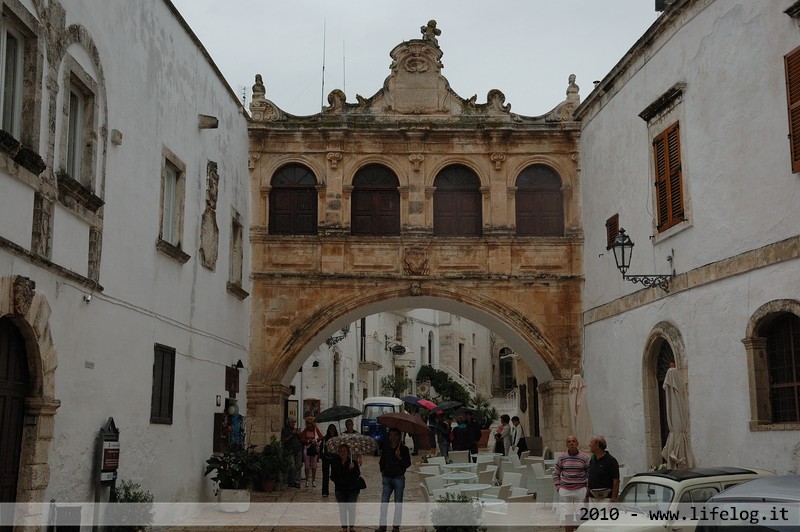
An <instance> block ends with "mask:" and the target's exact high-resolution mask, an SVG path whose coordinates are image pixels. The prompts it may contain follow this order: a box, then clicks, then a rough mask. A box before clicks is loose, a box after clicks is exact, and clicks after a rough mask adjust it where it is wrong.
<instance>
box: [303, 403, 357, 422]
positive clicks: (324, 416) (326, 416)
mask: <svg viewBox="0 0 800 532" xmlns="http://www.w3.org/2000/svg"><path fill="white" fill-rule="evenodd" d="M360 415H361V410H359V409H358V408H353V407H352V406H344V405H336V406H332V407H330V408H326V409H325V410H323V411H322V412H320V413H319V414H317V417H315V418H314V422H316V423H323V422H325V421H340V420H342V419H348V418H351V417H356V416H360Z"/></svg>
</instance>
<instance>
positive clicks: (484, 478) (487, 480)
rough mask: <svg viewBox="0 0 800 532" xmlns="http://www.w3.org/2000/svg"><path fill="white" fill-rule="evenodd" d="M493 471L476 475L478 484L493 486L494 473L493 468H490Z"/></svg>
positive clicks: (488, 470) (489, 470)
mask: <svg viewBox="0 0 800 532" xmlns="http://www.w3.org/2000/svg"><path fill="white" fill-rule="evenodd" d="M492 468H494V469H487V470H485V471H480V472H479V473H478V484H492V485H494V475H495V473H496V471H495V469H496V468H495V467H494V466H492Z"/></svg>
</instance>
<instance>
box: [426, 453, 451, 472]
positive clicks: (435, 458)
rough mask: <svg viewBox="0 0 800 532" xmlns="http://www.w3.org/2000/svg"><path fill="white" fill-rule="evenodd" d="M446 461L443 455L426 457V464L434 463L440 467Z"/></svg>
mask: <svg viewBox="0 0 800 532" xmlns="http://www.w3.org/2000/svg"><path fill="white" fill-rule="evenodd" d="M451 452H452V451H451ZM446 463H447V459H446V458H445V457H444V456H432V457H431V458H428V463H427V464H426V465H431V464H436V465H438V466H439V467H440V468H441V466H443V465H445V464H446Z"/></svg>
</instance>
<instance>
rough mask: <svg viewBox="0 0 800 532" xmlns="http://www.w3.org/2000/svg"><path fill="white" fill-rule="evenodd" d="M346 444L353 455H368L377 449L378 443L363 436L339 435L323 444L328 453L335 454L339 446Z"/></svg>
mask: <svg viewBox="0 0 800 532" xmlns="http://www.w3.org/2000/svg"><path fill="white" fill-rule="evenodd" d="M343 443H346V444H347V445H348V446H349V447H350V452H352V453H353V454H369V453H371V452H372V451H374V450H376V449H377V448H378V442H376V441H375V440H374V439H372V438H371V437H369V436H364V435H363V434H340V435H339V436H334V437H333V438H331V439H330V440H328V443H326V444H325V449H327V450H328V452H329V453H335V452H336V450H337V449H338V448H339V446H340V445H341V444H343Z"/></svg>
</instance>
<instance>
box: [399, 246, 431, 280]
mask: <svg viewBox="0 0 800 532" xmlns="http://www.w3.org/2000/svg"><path fill="white" fill-rule="evenodd" d="M403 271H405V273H406V275H428V252H427V251H426V250H425V249H424V248H419V247H413V248H406V249H405V250H404V251H403Z"/></svg>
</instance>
